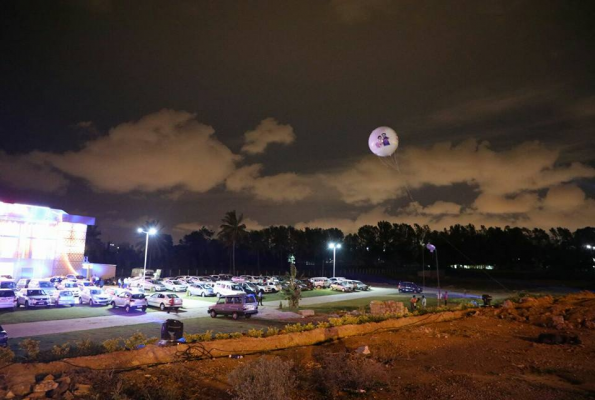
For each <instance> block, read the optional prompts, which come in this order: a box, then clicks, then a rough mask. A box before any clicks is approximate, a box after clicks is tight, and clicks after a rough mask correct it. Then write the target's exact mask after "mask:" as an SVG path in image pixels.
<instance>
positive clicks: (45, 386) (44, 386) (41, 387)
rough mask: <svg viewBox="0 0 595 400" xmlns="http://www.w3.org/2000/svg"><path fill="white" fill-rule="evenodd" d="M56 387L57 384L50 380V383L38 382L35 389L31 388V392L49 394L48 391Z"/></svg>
mask: <svg viewBox="0 0 595 400" xmlns="http://www.w3.org/2000/svg"><path fill="white" fill-rule="evenodd" d="M57 387H58V383H57V382H55V381H53V380H51V381H46V380H43V381H41V382H39V383H38V384H37V385H35V387H34V388H33V392H43V393H45V392H49V391H50V390H54V389H55V388H57Z"/></svg>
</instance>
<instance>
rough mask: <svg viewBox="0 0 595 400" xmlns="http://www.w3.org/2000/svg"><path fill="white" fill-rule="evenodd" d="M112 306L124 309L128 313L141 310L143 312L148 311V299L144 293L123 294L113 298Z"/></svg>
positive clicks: (127, 292)
mask: <svg viewBox="0 0 595 400" xmlns="http://www.w3.org/2000/svg"><path fill="white" fill-rule="evenodd" d="M111 305H112V307H113V308H117V307H123V308H124V309H126V312H130V310H134V309H139V308H140V309H141V310H142V311H143V312H145V311H147V299H146V298H145V295H144V294H142V293H132V292H129V291H125V292H121V293H120V294H118V295H116V296H114V297H113V298H112V302H111Z"/></svg>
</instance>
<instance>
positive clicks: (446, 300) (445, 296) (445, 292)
mask: <svg viewBox="0 0 595 400" xmlns="http://www.w3.org/2000/svg"><path fill="white" fill-rule="evenodd" d="M444 305H445V306H446V305H448V292H447V291H444Z"/></svg>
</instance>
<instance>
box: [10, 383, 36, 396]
mask: <svg viewBox="0 0 595 400" xmlns="http://www.w3.org/2000/svg"><path fill="white" fill-rule="evenodd" d="M10 391H11V392H12V393H14V395H15V396H24V395H26V394H28V393H31V385H29V384H28V383H19V384H16V385H14V386H13V387H11V388H10Z"/></svg>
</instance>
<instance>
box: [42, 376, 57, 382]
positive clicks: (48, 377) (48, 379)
mask: <svg viewBox="0 0 595 400" xmlns="http://www.w3.org/2000/svg"><path fill="white" fill-rule="evenodd" d="M43 380H44V381H55V380H56V378H54V375H52V374H49V375H46V377H45V378H43Z"/></svg>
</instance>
